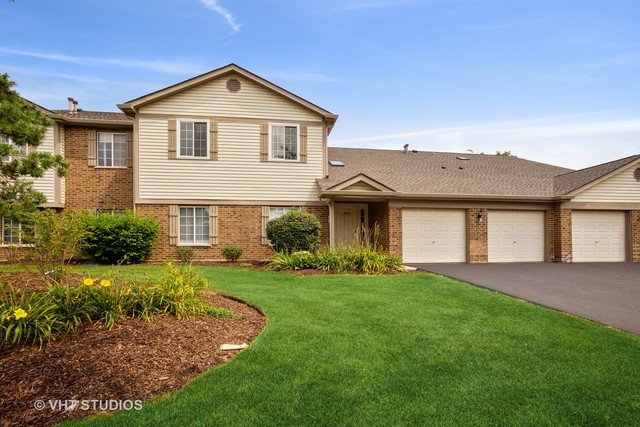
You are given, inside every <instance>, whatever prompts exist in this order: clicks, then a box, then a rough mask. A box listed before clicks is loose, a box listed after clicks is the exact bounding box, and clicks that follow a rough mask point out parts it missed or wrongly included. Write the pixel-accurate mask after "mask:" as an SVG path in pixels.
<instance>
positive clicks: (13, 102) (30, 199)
mask: <svg viewBox="0 0 640 427" xmlns="http://www.w3.org/2000/svg"><path fill="white" fill-rule="evenodd" d="M13 86H15V83H14V82H13V81H11V80H10V78H9V75H8V74H6V73H5V74H2V75H0V159H1V161H0V216H4V217H12V218H16V219H21V218H23V217H24V214H26V213H29V212H33V211H35V210H36V209H37V207H38V205H39V204H41V203H44V202H45V201H46V198H45V196H44V195H43V194H42V193H40V192H39V191H37V190H36V189H34V188H33V180H34V178H40V177H42V176H43V175H44V173H45V172H46V171H47V170H49V169H54V170H55V171H56V173H57V174H58V176H61V177H62V176H65V175H66V173H67V169H68V168H69V164H68V163H67V162H66V161H65V160H64V158H63V157H62V156H61V155H53V154H51V153H41V152H38V151H36V147H38V146H39V145H40V144H41V143H42V140H43V138H44V136H45V133H46V131H47V127H48V126H49V125H51V120H49V118H48V117H47V116H46V115H45V114H44V113H43V112H42V110H41V109H40V108H39V107H38V106H36V105H34V104H32V103H30V102H28V101H26V100H25V99H24V98H22V97H21V96H20V95H18V93H17V92H16V91H15V90H13Z"/></svg>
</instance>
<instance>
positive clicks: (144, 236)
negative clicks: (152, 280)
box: [83, 212, 160, 264]
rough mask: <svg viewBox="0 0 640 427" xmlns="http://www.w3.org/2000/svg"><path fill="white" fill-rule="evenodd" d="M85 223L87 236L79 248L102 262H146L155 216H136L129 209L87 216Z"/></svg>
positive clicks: (153, 237) (154, 233)
mask: <svg viewBox="0 0 640 427" xmlns="http://www.w3.org/2000/svg"><path fill="white" fill-rule="evenodd" d="M85 223H86V229H87V231H88V232H89V235H88V236H87V237H86V238H85V240H84V247H83V250H84V251H85V252H86V253H87V254H88V255H91V256H92V257H94V258H95V259H96V261H98V262H101V263H105V264H116V263H124V264H137V263H140V262H144V261H146V260H147V259H148V258H149V256H151V251H152V248H153V244H154V243H155V241H156V239H157V238H158V232H159V231H160V225H159V224H158V222H157V221H156V220H155V219H153V218H138V217H137V216H136V215H135V214H134V213H133V212H126V213H124V214H123V215H110V214H102V215H98V216H95V217H88V218H87V219H86V221H85Z"/></svg>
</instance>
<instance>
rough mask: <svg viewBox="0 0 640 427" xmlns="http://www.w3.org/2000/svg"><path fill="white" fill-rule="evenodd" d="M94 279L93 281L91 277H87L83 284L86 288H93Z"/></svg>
mask: <svg viewBox="0 0 640 427" xmlns="http://www.w3.org/2000/svg"><path fill="white" fill-rule="evenodd" d="M93 282H94V279H92V278H91V277H85V279H84V280H83V281H82V283H83V284H84V285H85V286H91V285H93Z"/></svg>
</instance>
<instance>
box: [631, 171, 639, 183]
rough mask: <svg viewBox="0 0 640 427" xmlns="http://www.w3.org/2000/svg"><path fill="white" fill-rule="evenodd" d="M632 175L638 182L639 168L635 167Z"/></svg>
mask: <svg viewBox="0 0 640 427" xmlns="http://www.w3.org/2000/svg"><path fill="white" fill-rule="evenodd" d="M633 177H634V178H635V179H636V181H638V182H640V168H638V169H636V170H635V172H633Z"/></svg>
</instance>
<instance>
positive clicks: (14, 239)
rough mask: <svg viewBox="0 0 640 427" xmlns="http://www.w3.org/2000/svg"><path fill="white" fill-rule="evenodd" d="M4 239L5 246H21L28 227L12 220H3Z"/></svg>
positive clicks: (2, 232) (2, 231)
mask: <svg viewBox="0 0 640 427" xmlns="http://www.w3.org/2000/svg"><path fill="white" fill-rule="evenodd" d="M1 222H2V230H1V233H0V237H2V244H3V245H19V244H21V243H22V238H23V236H24V233H25V232H26V231H27V230H28V228H27V226H26V225H23V224H21V223H20V222H19V221H16V220H15V219H11V218H2V221H1Z"/></svg>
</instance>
